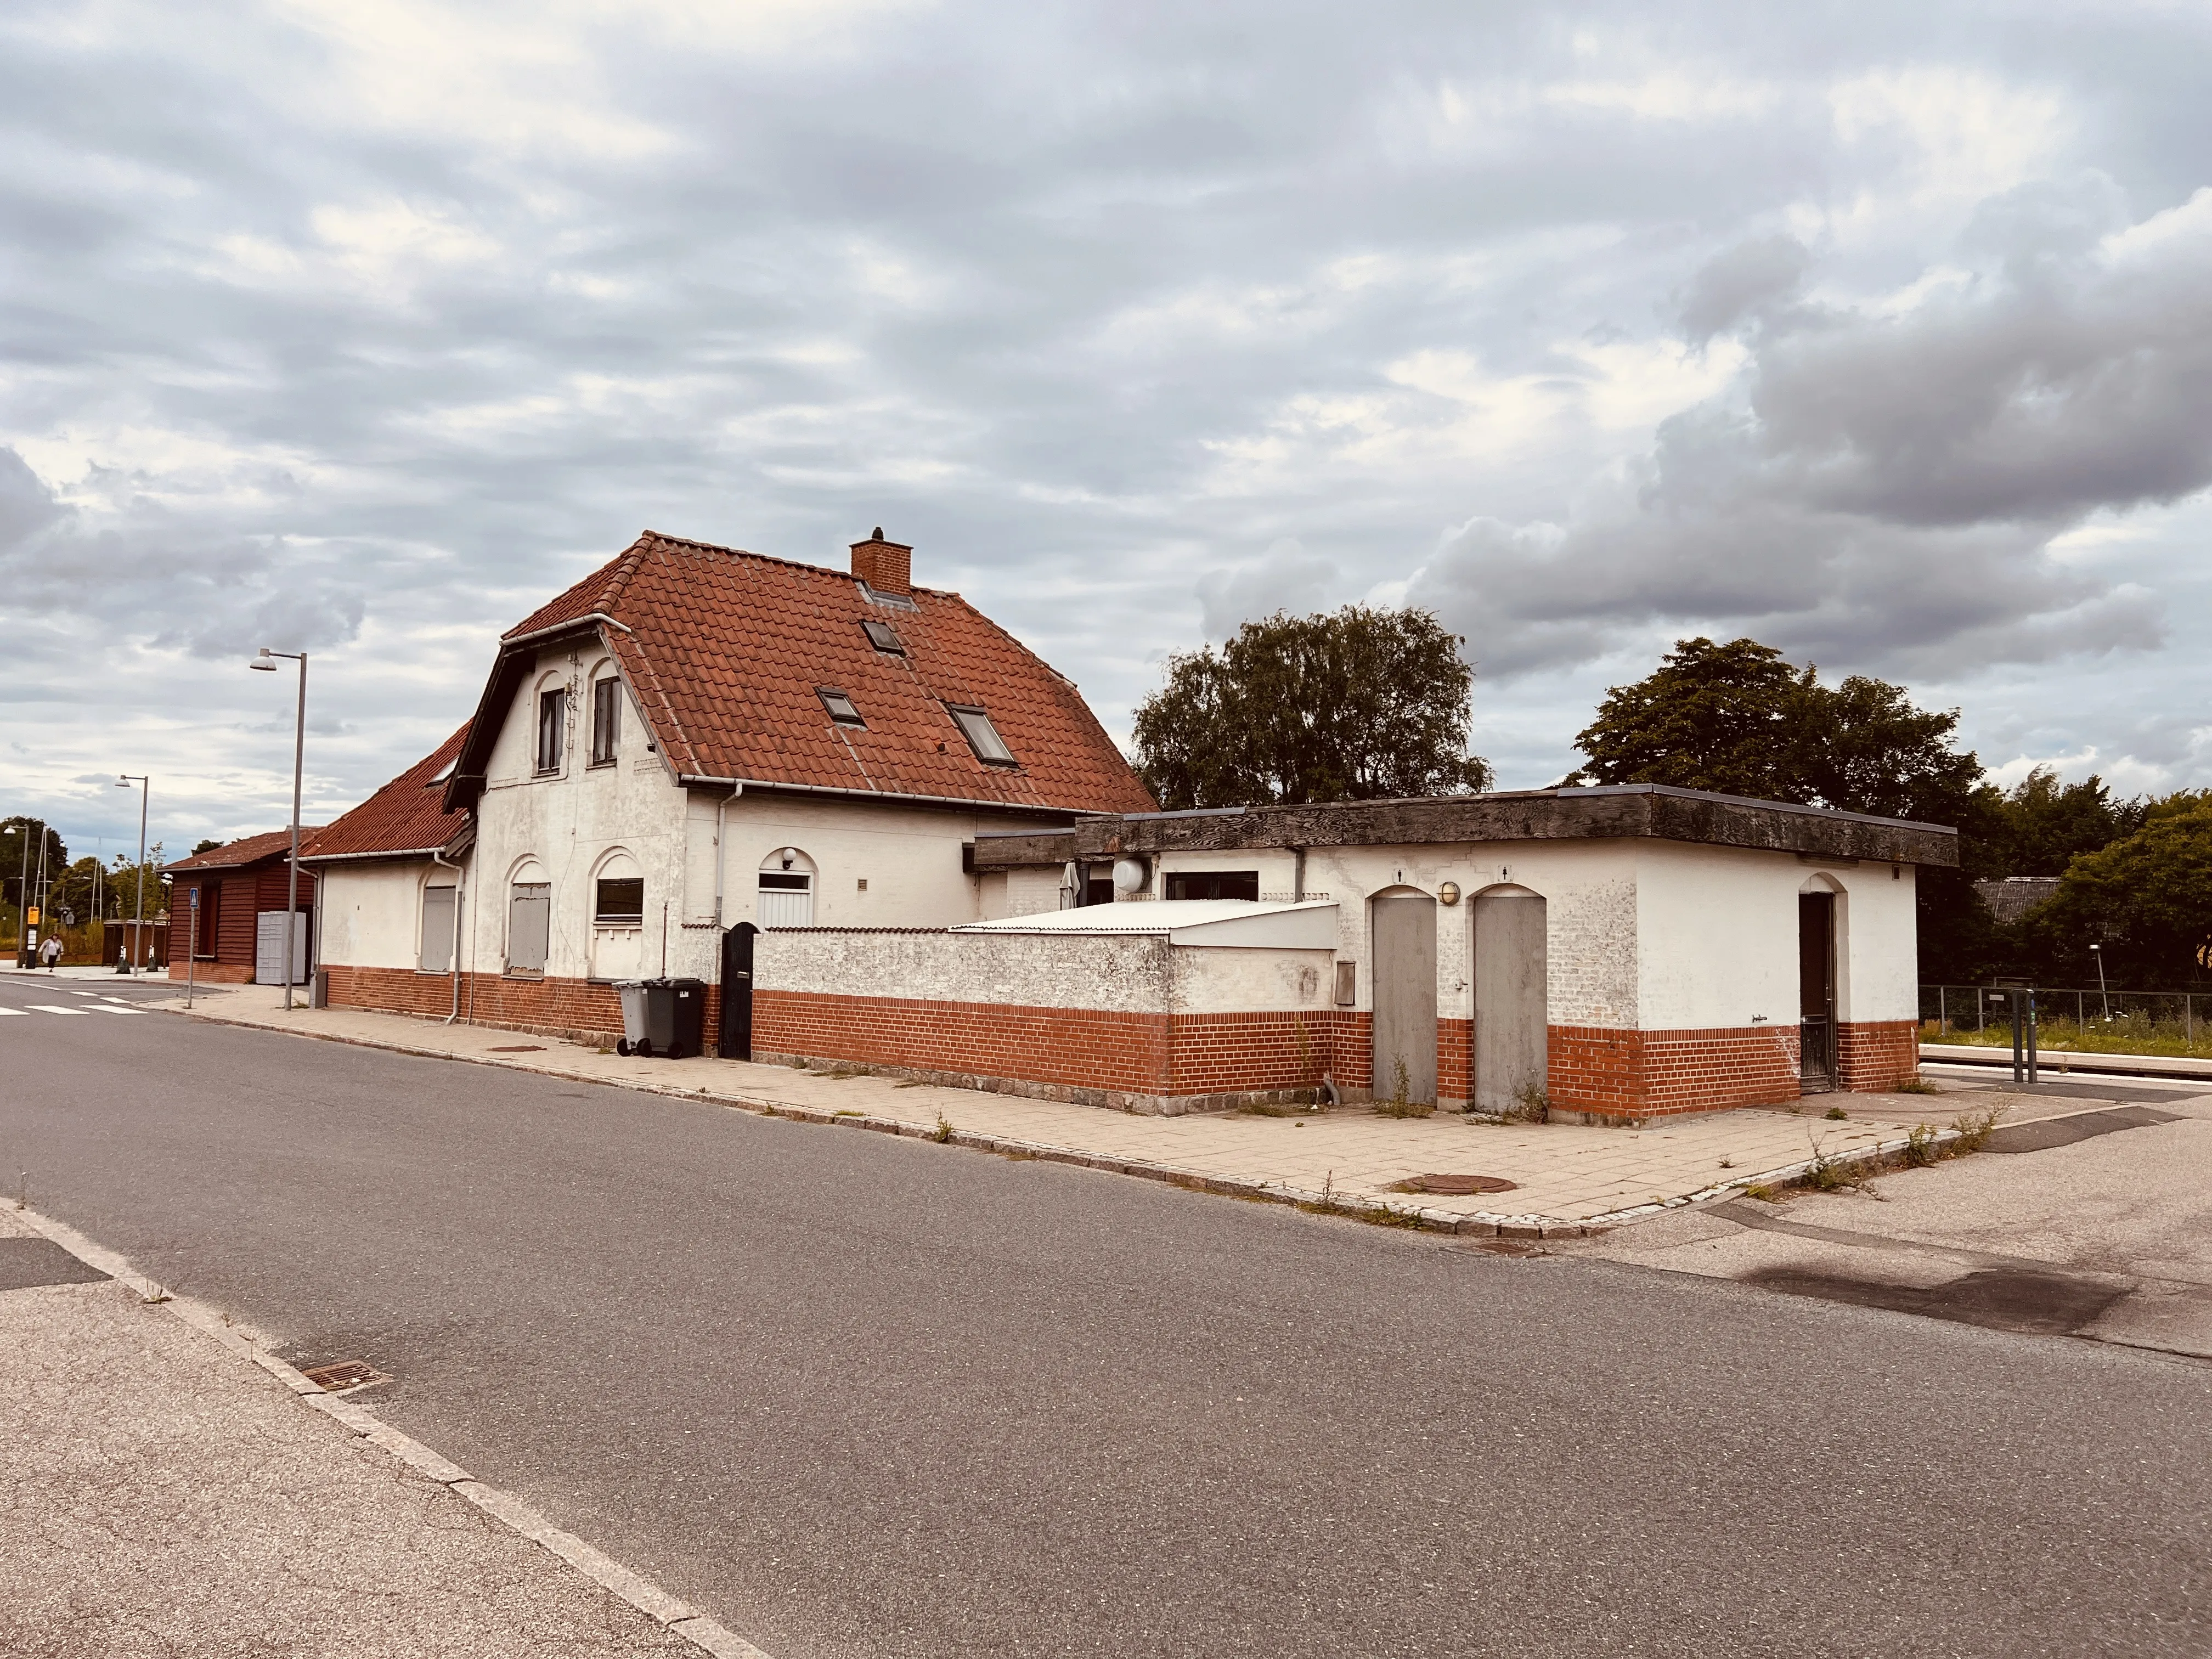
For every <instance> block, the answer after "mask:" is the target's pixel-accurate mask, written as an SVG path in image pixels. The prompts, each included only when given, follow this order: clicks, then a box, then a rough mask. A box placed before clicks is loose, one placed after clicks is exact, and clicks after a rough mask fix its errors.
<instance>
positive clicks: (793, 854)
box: [776, 847, 799, 870]
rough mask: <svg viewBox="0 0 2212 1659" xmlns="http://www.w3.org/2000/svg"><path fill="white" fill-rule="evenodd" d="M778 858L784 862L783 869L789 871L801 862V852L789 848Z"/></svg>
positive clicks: (778, 855)
mask: <svg viewBox="0 0 2212 1659" xmlns="http://www.w3.org/2000/svg"><path fill="white" fill-rule="evenodd" d="M776 857H778V858H779V859H781V860H783V867H784V868H785V869H787V870H788V869H790V868H791V866H793V865H794V864H796V863H798V862H799V851H798V849H797V848H792V847H787V848H784V849H783V850H782V851H781V853H778V854H776Z"/></svg>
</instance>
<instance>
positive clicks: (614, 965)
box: [586, 847, 645, 980]
mask: <svg viewBox="0 0 2212 1659" xmlns="http://www.w3.org/2000/svg"><path fill="white" fill-rule="evenodd" d="M586 971H587V973H588V974H589V975H590V977H591V978H592V979H601V980H611V979H635V978H637V977H638V976H639V975H641V974H642V973H643V972H644V971H645V877H644V875H643V874H642V873H641V872H640V871H639V869H638V867H637V860H635V859H634V858H632V857H631V856H630V855H629V854H628V853H626V852H624V851H623V849H622V848H619V847H617V848H615V849H614V850H613V851H612V852H611V853H608V854H606V855H605V857H603V858H601V859H600V860H599V867H598V868H597V869H595V870H594V871H593V872H592V961H591V966H590V968H589V969H587V970H586Z"/></svg>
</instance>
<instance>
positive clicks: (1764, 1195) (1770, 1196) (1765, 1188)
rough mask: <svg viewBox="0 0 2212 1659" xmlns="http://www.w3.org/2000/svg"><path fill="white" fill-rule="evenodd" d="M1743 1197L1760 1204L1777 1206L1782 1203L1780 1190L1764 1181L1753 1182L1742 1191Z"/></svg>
mask: <svg viewBox="0 0 2212 1659" xmlns="http://www.w3.org/2000/svg"><path fill="white" fill-rule="evenodd" d="M1743 1195H1744V1196H1745V1197H1746V1198H1755V1199H1757V1200H1759V1202H1760V1203H1762V1204H1779V1203H1780V1202H1781V1201H1782V1192H1781V1189H1780V1188H1778V1187H1775V1186H1773V1185H1772V1184H1771V1183H1770V1182H1764V1181H1754V1182H1752V1183H1751V1185H1750V1186H1748V1187H1747V1188H1744V1189H1743Z"/></svg>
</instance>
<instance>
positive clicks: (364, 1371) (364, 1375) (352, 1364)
mask: <svg viewBox="0 0 2212 1659" xmlns="http://www.w3.org/2000/svg"><path fill="white" fill-rule="evenodd" d="M300 1375H301V1376H304V1377H306V1378H307V1381H308V1382H310V1383H314V1384H315V1385H316V1386H317V1387H318V1388H323V1389H329V1390H330V1391H331V1393H332V1394H345V1393H349V1392H350V1391H351V1390H353V1389H365V1388H367V1387H368V1385H369V1384H370V1383H389V1382H390V1381H392V1379H391V1378H390V1377H388V1376H386V1375H385V1374H384V1373H383V1372H382V1371H380V1370H377V1369H376V1367H375V1366H374V1365H372V1364H369V1363H368V1361H367V1360H365V1359H341V1360H339V1361H338V1362H337V1364H333V1365H315V1366H312V1367H310V1368H309V1369H308V1370H304V1371H301V1373H300Z"/></svg>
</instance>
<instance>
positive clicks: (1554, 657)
mask: <svg viewBox="0 0 2212 1659" xmlns="http://www.w3.org/2000/svg"><path fill="white" fill-rule="evenodd" d="M2092 195H2093V197H2094V196H2095V193H2094V192H2092ZM2052 199H2055V200H2057V204H2058V205H2059V206H2060V207H2062V208H2063V207H2066V206H2067V205H2068V204H2069V202H2070V203H2075V204H2078V202H2079V200H2080V199H2081V198H2080V197H2079V195H2078V194H2077V195H2076V196H2074V197H2057V198H2052ZM2097 199H2101V198H2100V197H2098V198H2097ZM2050 208H2051V200H2047V199H2039V200H2038V201H2035V202H2022V201H2019V200H2015V201H2014V202H2011V203H2009V204H2006V205H2005V206H2004V208H2003V210H2002V212H1999V213H1996V214H1994V215H1990V216H1985V217H1984V219H1983V220H1982V221H1981V222H1980V224H1981V230H1980V232H1979V233H1978V234H1984V235H1985V236H1986V235H1987V234H1993V233H1992V232H1991V231H1990V227H1991V226H1992V225H2003V226H2009V227H2010V228H2011V231H2012V232H2013V233H2014V234H2011V235H2010V240H2008V243H2007V245H2006V246H2005V248H2004V250H2003V252H2005V254H2006V255H2007V256H2008V263H2007V264H2006V267H2005V269H2004V270H2002V271H1996V272H1987V273H1984V274H1983V275H1981V276H1977V277H1975V278H1974V279H1973V280H1972V282H1971V283H1966V285H1964V286H1963V287H1962V288H1960V290H1959V291H1957V292H1955V293H1950V294H1944V295H1938V296H1937V297H1935V298H1931V299H1929V300H1927V301H1924V302H1923V303H1922V304H1921V305H1919V306H1918V307H1915V308H1912V309H1911V310H1909V311H1906V312H1905V313H1903V314H1901V315H1899V316H1894V317H1892V316H1885V315H1881V314H1869V313H1855V312H1849V311H1844V310H1842V309H1840V308H1830V309H1827V310H1826V311H1823V312H1814V311H1812V310H1810V309H1808V308H1807V307H1803V306H1797V307H1792V308H1791V309H1790V312H1789V313H1787V314H1786V315H1773V316H1770V318H1769V319H1768V320H1767V324H1766V325H1765V327H1763V328H1761V329H1760V330H1759V331H1758V332H1757V333H1756V334H1755V335H1754V336H1753V340H1752V349H1753V359H1752V362H1751V364H1750V366H1749V368H1748V369H1747V373H1746V375H1745V377H1744V382H1743V386H1742V387H1741V392H1739V393H1732V394H1729V395H1728V396H1724V397H1723V398H1720V399H1717V400H1716V401H1715V402H1713V403H1711V404H1707V405H1705V406H1703V407H1700V408H1698V409H1694V410H1687V411H1686V412H1684V413H1683V414H1680V415H1678V416H1674V417H1673V418H1671V419H1669V420H1668V421H1666V422H1663V423H1662V425H1661V427H1660V428H1659V432H1658V435H1657V441H1656V444H1655V446H1654V447H1653V450H1652V452H1651V453H1650V455H1649V457H1648V458H1646V459H1645V461H1644V465H1643V467H1642V470H1641V472H1640V475H1639V476H1638V477H1637V478H1636V479H1635V480H1634V481H1633V483H1632V487H1630V488H1626V489H1621V490H1620V491H1617V492H1615V493H1613V494H1612V495H1609V496H1603V497H1600V498H1597V499H1595V500H1594V501H1589V502H1587V503H1586V505H1585V509H1584V511H1583V512H1582V513H1579V514H1577V515H1576V516H1575V517H1573V518H1571V519H1570V520H1568V522H1567V523H1566V524H1565V525H1564V526H1534V527H1530V526H1522V527H1519V528H1516V527H1515V526H1510V525H1505V524H1501V523H1498V522H1496V521H1493V520H1486V519H1485V520H1475V521H1473V522H1471V523H1470V524H1468V525H1467V526H1463V527H1462V529H1461V530H1460V531H1459V532H1457V533H1455V535H1454V536H1453V537H1451V538H1449V539H1448V540H1447V542H1446V543H1445V544H1444V545H1443V548H1442V549H1441V550H1439V552H1438V553H1437V556H1435V557H1433V558H1432V559H1431V560H1430V562H1428V564H1427V565H1426V566H1425V568H1424V569H1423V571H1422V572H1421V574H1420V575H1419V578H1418V579H1417V580H1416V581H1415V583H1414V585H1413V592H1414V594H1415V596H1416V597H1418V598H1420V599H1425V600H1427V601H1429V602H1431V603H1434V604H1436V605H1438V606H1439V607H1440V608H1441V609H1442V610H1443V611H1444V612H1445V614H1446V615H1447V616H1449V617H1452V618H1453V619H1455V621H1457V622H1459V623H1462V625H1463V626H1464V627H1466V628H1467V629H1470V630H1472V634H1473V637H1474V639H1475V641H1476V645H1477V649H1478V650H1479V652H1480V654H1481V655H1482V656H1483V657H1484V658H1485V659H1486V661H1487V662H1488V663H1489V664H1490V665H1492V669H1493V671H1498V672H1504V673H1514V672H1527V671H1530V670H1533V669H1536V668H1540V667H1543V666H1547V665H1557V664H1562V663H1571V662H1575V661H1587V660H1590V659H1595V657H1597V656H1600V655H1602V654H1603V653H1605V652H1607V651H1608V650H1610V649H1612V648H1613V647H1615V646H1616V645H1617V644H1618V643H1619V642H1620V641H1621V640H1622V639H1624V638H1625V637H1627V636H1629V635H1632V634H1633V633H1635V632H1637V631H1638V630H1641V629H1649V628H1652V627H1656V626H1661V625H1664V626H1670V627H1672V626H1679V627H1693V626H1695V627H1712V628H1725V629H1741V630H1744V631H1749V632H1752V633H1754V634H1756V635H1758V636H1759V637H1760V638H1762V639H1765V640H1767V641H1770V642H1772V643H1776V644H1779V645H1785V646H1789V647H1792V648H1795V649H1799V650H1802V651H1808V652H1813V653H1820V654H1821V655H1823V656H1825V657H1827V658H1828V659H1832V660H1840V661H1842V662H1844V663H1847V664H1851V665H1887V666H1888V667H1890V668H1892V669H1893V670H1896V669H1904V670H1911V671H1936V672H1942V671H1947V670H1955V669H1957V668H1959V667H1961V666H1969V665H1978V664H1990V663H2000V662H2036V661H2047V660H2051V659H2054V658H2056V657H2058V656H2062V655H2064V654H2066V653H2100V652H2111V651H2124V650H2136V651H2140V650H2149V649H2153V648H2155V647H2158V646H2160V645H2161V644H2162V643H2163V642H2164V641H2165V640H2166V625H2165V621H2164V617H2163V614H2162V611H2163V607H2162V605H2161V604H2160V600H2159V599H2158V598H2157V596H2155V595H2154V594H2152V593H2149V592H2142V591H2120V590H2117V589H2114V588H2113V587H2112V583H2111V579H2110V578H2108V577H2100V576H2098V575H2095V574H2091V573H2089V572H2087V571H2086V570H2084V569H2081V568H2075V567H2073V566H2069V565H2068V564H2066V563H2063V562H2061V561H2059V560H2057V558H2055V557H2053V556H2052V555H2051V552H2050V550H2049V544H2050V543H2051V540H2052V538H2054V537H2055V536H2057V534H2058V533H2060V532H2063V531H2065V530H2068V529H2070V528H2072V527H2073V526H2076V525H2078V524H2080V523H2081V521H2082V520H2084V518H2085V517H2086V516H2087V514H2088V513H2091V512H2093V511H2095V510H2098V509H2108V510H2121V511H2124V510H2126V509H2128V508H2130V507H2139V506H2142V505H2144V504H2146V503H2153V502H2167V501H2174V500H2177V499H2179V498H2180V497H2182V496H2185V495H2191V494H2193V493H2194V492H2196V491H2197V490H2200V489H2203V488H2204V487H2205V486H2206V485H2207V484H2208V483H2212V284H2208V283H2206V282H2205V281H2204V280H2203V270H2204V260H2203V252H2204V248H2205V246H2206V243H2207V240H2208V239H2207V238H2206V236H2205V235H2204V234H2202V233H2200V234H2197V236H2194V237H2192V236H2191V235H2190V234H2188V233H2187V232H2186V230H2184V231H2182V232H2181V233H2179V234H2175V235H2174V236H2173V237H2172V239H2171V240H2169V241H2168V242H2167V243H2166V244H2165V245H2163V246H2151V247H2149V248H2148V249H2146V250H2143V251H2140V252H2134V253H2131V254H2129V255H2127V256H2125V257H2116V256H2113V255H2112V254H2111V253H2110V252H2108V250H2109V249H2110V247H2111V246H2112V245H2111V244H2110V243H2107V242H2100V241H2099V240H2097V237H2102V236H2104V235H2105V234H2106V232H2107V231H2108V230H2109V227H2108V226H2107V227H2106V228H2105V229H2100V230H2098V231H2097V237H2093V236H2091V235H2090V234H2088V228H2094V227H2095V226H2096V225H2097V224H2099V223H2100V221H2099V220H2097V219H2096V218H2095V216H2094V214H2091V215H2090V216H2088V217H2087V218H2086V219H2085V218H2084V217H2082V216H2080V215H2076V216H2074V217H2073V218H2071V219H2068V218H2067V216H2066V215H2065V214H2063V213H2061V214H2058V215H2057V218H2058V219H2059V220H2060V221H2062V222H2063V224H2062V228H2063V225H2067V224H2070V225H2071V226H2073V227H2074V229H2073V231H2072V232H2071V233H2069V234H2050V235H2043V236H2034V235H2030V234H2027V232H2025V231H2022V230H2021V228H2020V227H2021V226H2022V225H2024V224H2027V223H2029V222H2031V221H2033V222H2036V223H2040V224H2045V225H2046V226H2047V225H2048V224H2050V223H2051V221H2052V217H2053V216H2052V215H2051V213H2049V212H2046V211H2045V210H2047V209H2050ZM2039 215H2040V217H2038V216H2039ZM2085 226H2086V227H2088V228H2084V227H2085ZM2023 250H2032V251H2033V253H2034V256H2035V257H2033V258H2021V257H2018V256H2021V254H2022V252H2023ZM1741 252H1742V250H1741V249H1738V250H1735V252H1732V253H1731V254H1729V255H1725V256H1723V261H1722V263H1723V264H1729V262H1731V261H1735V258H1736V255H1737V254H1739V253H1741ZM1751 263H1752V264H1757V262H1756V261H1753V262H1751ZM1784 264H1786V262H1785V261H1780V260H1777V261H1775V262H1773V264H1771V266H1770V267H1769V270H1770V273H1771V274H1772V273H1779V272H1780V271H1781V270H1782V269H1783V266H1784ZM1735 268H1736V266H1735V265H1734V264H1730V269H1735ZM1712 269H1713V267H1711V266H1709V267H1707V270H1708V271H1711V270H1712ZM1703 280H1704V279H1703V276H1702V275H1701V277H1700V281H1701V282H1702V281H1703ZM1791 280H1792V281H1793V282H1794V278H1792V279H1791ZM1753 287H1754V284H1753V283H1751V282H1750V280H1749V278H1748V277H1747V278H1746V279H1745V280H1744V281H1742V282H1741V283H1737V284H1736V286H1735V287H1734V288H1733V289H1728V288H1726V285H1725V284H1718V285H1715V284H1708V285H1707V287H1706V288H1705V289H1698V288H1697V287H1696V286H1695V285H1693V295H1696V294H1699V293H1707V292H1711V293H1722V292H1723V290H1725V293H1726V295H1734V296H1736V297H1737V298H1741V296H1742V295H1747V294H1749V293H1751V292H1753ZM1778 291H1781V290H1780V289H1778V287H1776V286H1775V285H1774V284H1771V283H1770V285H1769V287H1768V289H1766V292H1768V293H1770V294H1771V293H1774V292H1778ZM1730 302H1731V303H1733V301H1730ZM1699 316H1700V319H1701V325H1712V326H1722V325H1725V321H1726V319H1727V318H1728V316H1729V307H1728V304H1726V303H1723V301H1722V300H1719V299H1716V300H1713V301H1711V303H1710V304H1708V305H1706V307H1705V310H1704V312H1702V313H1699Z"/></svg>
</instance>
